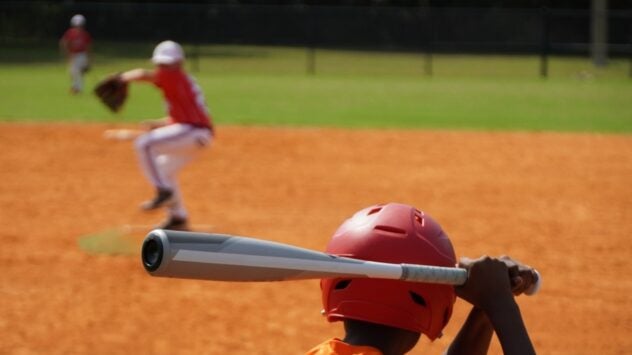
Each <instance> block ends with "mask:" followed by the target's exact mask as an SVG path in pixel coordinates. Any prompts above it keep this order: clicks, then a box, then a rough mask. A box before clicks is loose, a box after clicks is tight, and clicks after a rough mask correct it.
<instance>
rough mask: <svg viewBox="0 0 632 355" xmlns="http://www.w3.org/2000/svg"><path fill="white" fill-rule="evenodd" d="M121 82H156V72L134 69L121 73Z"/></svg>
mask: <svg viewBox="0 0 632 355" xmlns="http://www.w3.org/2000/svg"><path fill="white" fill-rule="evenodd" d="M121 80H123V81H125V82H130V81H154V72H153V71H151V70H147V69H132V70H128V71H126V72H123V73H121Z"/></svg>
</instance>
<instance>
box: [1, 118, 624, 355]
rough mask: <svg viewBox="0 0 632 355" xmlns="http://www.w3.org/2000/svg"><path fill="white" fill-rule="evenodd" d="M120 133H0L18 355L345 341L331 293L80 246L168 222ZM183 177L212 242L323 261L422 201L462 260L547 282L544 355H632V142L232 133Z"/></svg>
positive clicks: (4, 306) (9, 291)
mask: <svg viewBox="0 0 632 355" xmlns="http://www.w3.org/2000/svg"><path fill="white" fill-rule="evenodd" d="M106 128H112V126H111V125H103V124H94V125H86V124H46V125H44V124H15V123H3V124H0V151H2V153H1V154H0V167H1V168H0V176H1V181H2V184H0V220H1V221H2V228H0V270H1V271H0V353H2V354H88V353H89V354H301V353H303V352H305V351H306V350H308V349H310V348H311V347H313V346H314V345H316V344H318V343H320V342H322V341H323V340H325V339H328V338H330V337H334V336H340V335H341V334H342V333H341V325H340V324H339V323H334V324H328V323H327V322H326V321H325V320H324V319H323V318H322V317H321V316H320V313H319V312H320V309H321V304H320V291H319V286H318V281H317V280H307V281H292V282H283V283H227V282H208V281H207V282H203V281H191V280H176V279H162V278H154V277H150V276H148V274H147V273H146V272H145V271H144V269H143V268H142V266H141V263H140V257H139V255H138V253H132V254H131V255H128V254H125V253H123V254H121V255H114V254H112V253H108V252H90V251H87V250H85V249H82V248H80V247H79V240H80V238H81V237H82V236H85V235H89V234H90V233H94V232H96V231H100V230H105V229H108V228H112V227H119V226H124V225H128V224H131V225H148V226H151V225H152V224H155V223H158V222H159V221H160V220H161V219H162V218H163V217H164V214H163V212H155V213H149V214H147V213H143V212H141V211H140V210H139V208H138V205H139V203H140V202H141V201H143V200H144V199H146V198H148V197H150V196H151V195H152V193H153V190H152V188H151V187H150V186H149V184H148V183H147V182H146V180H145V179H144V177H143V176H142V175H141V172H140V170H139V168H138V166H137V163H136V157H135V155H134V152H133V149H132V144H131V142H112V141H106V140H104V139H103V138H102V133H103V130H105V129H106ZM180 181H181V184H182V187H183V193H184V197H185V202H186V204H187V207H188V209H189V211H190V214H191V221H192V223H193V225H194V227H195V226H196V225H199V226H207V227H208V226H209V225H210V226H212V227H209V228H212V230H213V231H216V232H221V233H229V234H237V235H246V236H254V237H258V238H262V239H267V240H273V241H280V242H284V243H289V244H293V245H298V246H301V247H305V248H310V249H315V250H323V249H324V247H325V245H326V244H327V241H328V240H329V238H330V236H331V234H332V233H333V232H334V231H335V229H336V228H337V227H338V225H340V223H342V221H343V220H344V219H346V218H347V217H349V216H351V215H352V214H353V213H354V212H355V211H357V210H360V209H362V208H364V207H367V206H370V205H373V204H376V203H383V202H391V201H392V202H402V203H408V204H412V205H415V206H417V207H418V208H420V209H422V210H424V211H425V212H427V213H429V214H430V215H432V216H433V217H434V218H435V219H436V220H437V221H439V223H441V224H442V226H443V227H444V229H445V230H446V232H447V233H448V235H450V237H451V239H452V242H453V244H454V246H455V249H456V252H457V255H458V256H470V257H478V256H480V255H483V254H489V255H495V256H498V255H501V254H508V255H511V256H513V257H515V258H517V259H519V260H522V261H524V262H527V263H529V264H531V265H533V266H535V267H537V268H538V269H539V270H540V272H541V273H542V275H543V276H544V284H543V288H542V290H541V292H540V293H539V294H538V295H537V296H535V297H525V296H520V297H519V298H518V302H519V304H520V306H521V310H522V314H523V316H524V320H525V322H526V325H527V327H528V329H529V331H530V335H531V338H532V340H533V343H534V344H535V346H536V349H537V350H538V352H539V353H540V354H624V353H632V337H631V336H630V334H632V279H630V278H628V277H627V275H628V274H630V273H632V263H630V260H629V259H630V256H632V242H631V241H630V240H631V238H632V137H630V136H629V135H597V134H565V133H471V132H448V131H446V132H443V131H400V130H343V129H312V128H268V127H235V126H220V127H218V136H217V139H216V141H215V142H214V143H213V145H212V147H211V148H210V149H208V150H207V151H205V152H204V153H203V155H202V156H201V157H200V159H198V160H197V161H195V162H194V163H192V164H191V165H190V166H188V167H187V168H185V169H184V171H183V172H182V174H181V175H180ZM138 234H139V235H138V239H137V243H138V244H140V241H141V239H142V237H143V236H144V234H143V233H140V232H138ZM468 311H469V306H468V305H467V304H466V303H464V302H463V301H460V300H459V301H457V304H456V306H455V313H454V316H453V317H452V320H451V322H450V324H449V325H448V327H447V328H446V329H445V331H444V336H443V337H442V338H441V339H439V340H437V341H435V342H434V343H430V342H429V341H427V340H426V339H422V341H421V342H420V343H419V344H418V346H417V347H416V348H415V349H414V351H413V354H440V353H441V352H442V351H443V350H444V349H445V347H446V346H447V344H449V343H450V341H451V339H452V338H453V337H454V335H455V334H456V332H457V331H458V329H459V327H460V325H461V323H462V321H463V320H464V318H465V316H466V314H467V312H468ZM490 352H491V353H493V354H499V353H501V350H500V347H499V345H498V342H497V340H496V339H494V340H493V344H492V348H491V351H490Z"/></svg>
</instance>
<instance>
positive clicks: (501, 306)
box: [487, 298, 535, 355]
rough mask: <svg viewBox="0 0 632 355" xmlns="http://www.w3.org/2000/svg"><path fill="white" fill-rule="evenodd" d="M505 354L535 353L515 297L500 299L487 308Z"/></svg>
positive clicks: (488, 315)
mask: <svg viewBox="0 0 632 355" xmlns="http://www.w3.org/2000/svg"><path fill="white" fill-rule="evenodd" d="M487 317H488V318H489V320H490V321H491V323H492V325H493V327H494V330H495V331H496V335H497V336H498V340H499V341H500V344H501V346H502V348H503V352H504V353H505V354H512V355H513V354H528V355H531V354H535V349H534V348H533V344H532V343H531V339H529V334H528V333H527V328H526V327H525V325H524V322H523V320H522V315H521V314H520V308H519V307H518V304H516V301H515V300H514V299H513V298H507V299H502V300H498V302H497V303H496V304H495V305H494V306H493V307H490V309H488V310H487Z"/></svg>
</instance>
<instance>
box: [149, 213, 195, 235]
mask: <svg viewBox="0 0 632 355" xmlns="http://www.w3.org/2000/svg"><path fill="white" fill-rule="evenodd" d="M156 228H158V229H168V230H174V231H184V232H186V231H188V230H189V223H188V222H187V219H186V218H181V217H173V216H172V217H169V218H168V219H167V220H166V221H164V222H162V223H161V224H159V225H158V226H157V227H156Z"/></svg>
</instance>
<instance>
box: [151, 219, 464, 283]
mask: <svg viewBox="0 0 632 355" xmlns="http://www.w3.org/2000/svg"><path fill="white" fill-rule="evenodd" d="M141 256H142V263H143V266H144V267H145V269H146V270H147V272H149V274H151V275H152V276H159V277H175V278H185V279H198V280H215V281H286V280H304V279H319V278H327V277H353V278H365V277H368V278H382V279H395V280H406V281H415V282H427V283H438V284H448V285H461V284H463V283H464V282H465V280H466V279H467V271H466V270H465V269H460V268H456V267H437V266H428V265H412V264H391V263H382V262H374V261H365V260H358V259H353V258H346V257H339V256H335V255H330V254H327V253H323V252H318V251H313V250H309V249H304V248H300V247H296V246H291V245H287V244H283V243H276V242H271V241H264V240H259V239H254V238H248V237H241V236H232V235H227V234H214V233H193V232H180V231H170V230H162V229H156V230H153V231H151V232H150V233H149V234H148V235H147V236H146V237H145V240H144V241H143V245H142V250H141Z"/></svg>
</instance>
